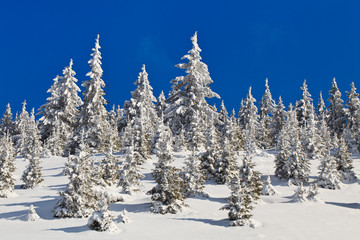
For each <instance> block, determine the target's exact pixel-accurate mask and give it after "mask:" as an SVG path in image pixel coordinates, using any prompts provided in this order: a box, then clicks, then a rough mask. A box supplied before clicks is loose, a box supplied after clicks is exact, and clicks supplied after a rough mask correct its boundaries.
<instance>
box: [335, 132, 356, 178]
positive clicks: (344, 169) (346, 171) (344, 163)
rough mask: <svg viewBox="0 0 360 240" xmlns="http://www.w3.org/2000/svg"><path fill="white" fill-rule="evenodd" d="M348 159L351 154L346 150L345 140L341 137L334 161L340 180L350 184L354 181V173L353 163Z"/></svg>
mask: <svg viewBox="0 0 360 240" xmlns="http://www.w3.org/2000/svg"><path fill="white" fill-rule="evenodd" d="M350 157H351V153H350V152H349V150H348V146H347V144H346V142H345V139H344V137H341V138H340V141H339V147H338V149H337V152H336V155H335V159H336V163H337V170H338V171H339V173H340V175H341V178H342V180H343V181H345V182H349V181H350V182H351V181H353V180H355V179H356V176H355V173H354V171H353V168H354V167H353V164H352V162H353V161H352V159H351V158H350Z"/></svg>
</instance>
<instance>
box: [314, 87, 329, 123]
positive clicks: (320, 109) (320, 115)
mask: <svg viewBox="0 0 360 240" xmlns="http://www.w3.org/2000/svg"><path fill="white" fill-rule="evenodd" d="M326 115H327V112H326V106H325V103H324V99H323V97H322V92H320V95H319V100H318V105H317V107H316V120H317V122H320V121H321V120H323V119H325V118H326Z"/></svg>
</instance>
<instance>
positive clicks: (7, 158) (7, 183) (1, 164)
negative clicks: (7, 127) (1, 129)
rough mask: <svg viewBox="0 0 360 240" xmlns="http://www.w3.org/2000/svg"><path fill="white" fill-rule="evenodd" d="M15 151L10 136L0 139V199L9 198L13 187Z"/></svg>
mask: <svg viewBox="0 0 360 240" xmlns="http://www.w3.org/2000/svg"><path fill="white" fill-rule="evenodd" d="M14 156H15V151H14V147H13V144H12V141H11V139H10V136H9V135H7V134H5V135H3V136H1V137H0V198H7V197H10V196H11V194H12V193H13V192H14V187H15V179H14V172H15V165H14V160H15V159H14Z"/></svg>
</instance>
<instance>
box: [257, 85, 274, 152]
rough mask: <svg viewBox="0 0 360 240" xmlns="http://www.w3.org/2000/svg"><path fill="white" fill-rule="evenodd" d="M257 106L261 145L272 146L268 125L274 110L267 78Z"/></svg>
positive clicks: (264, 146)
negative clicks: (260, 128)
mask: <svg viewBox="0 0 360 240" xmlns="http://www.w3.org/2000/svg"><path fill="white" fill-rule="evenodd" d="M259 104H260V106H259V123H260V126H262V130H261V132H262V137H261V139H262V145H263V148H270V147H272V146H273V141H272V140H273V139H272V138H271V137H270V125H271V122H272V117H273V115H274V110H275V101H274V100H273V99H272V96H271V92H270V88H269V84H268V79H267V78H266V80H265V93H264V95H263V97H262V98H261V100H260V103H259Z"/></svg>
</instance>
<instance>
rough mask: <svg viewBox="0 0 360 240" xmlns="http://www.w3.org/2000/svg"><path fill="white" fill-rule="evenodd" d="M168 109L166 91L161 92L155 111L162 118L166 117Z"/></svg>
mask: <svg viewBox="0 0 360 240" xmlns="http://www.w3.org/2000/svg"><path fill="white" fill-rule="evenodd" d="M166 108H167V103H166V98H165V94H164V91H161V93H160V95H159V97H158V99H157V102H156V106H155V110H156V112H157V115H158V117H159V118H160V116H163V115H164V112H165V109H166Z"/></svg>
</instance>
